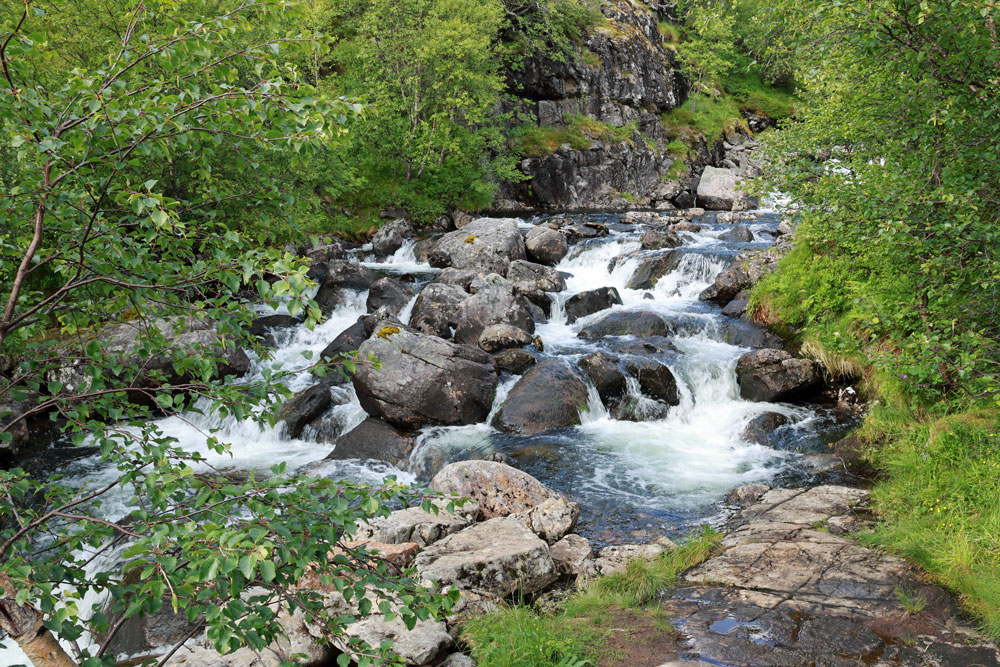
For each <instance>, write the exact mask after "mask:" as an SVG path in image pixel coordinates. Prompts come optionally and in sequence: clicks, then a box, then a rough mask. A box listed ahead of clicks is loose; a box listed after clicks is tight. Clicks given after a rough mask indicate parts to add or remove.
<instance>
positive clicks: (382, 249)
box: [372, 218, 413, 257]
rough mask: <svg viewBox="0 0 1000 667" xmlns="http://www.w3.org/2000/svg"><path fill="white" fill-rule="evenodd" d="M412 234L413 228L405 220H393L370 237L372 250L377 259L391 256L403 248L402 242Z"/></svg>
mask: <svg viewBox="0 0 1000 667" xmlns="http://www.w3.org/2000/svg"><path fill="white" fill-rule="evenodd" d="M412 233H413V228H412V227H411V226H410V223H408V222H407V221H406V220H404V219H402V218H401V219H399V220H393V221H392V222H389V223H386V224H385V225H383V226H382V229H380V230H378V232H376V234H375V236H373V237H372V250H374V251H375V254H376V255H378V256H379V257H385V256H387V255H391V254H393V253H394V252H396V251H397V250H399V249H400V248H402V247H403V241H405V240H406V237H407V236H409V235H410V234H412Z"/></svg>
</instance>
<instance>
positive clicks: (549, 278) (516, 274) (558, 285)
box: [507, 260, 566, 294]
mask: <svg viewBox="0 0 1000 667" xmlns="http://www.w3.org/2000/svg"><path fill="white" fill-rule="evenodd" d="M507 278H508V279H509V280H511V281H513V282H514V285H515V286H516V287H517V289H518V291H519V292H521V293H522V294H527V293H530V292H561V291H563V290H564V289H566V280H565V279H564V278H563V277H562V275H561V274H560V273H559V272H558V271H556V270H555V269H553V268H552V267H550V266H543V265H541V264H535V263H534V262H526V261H524V260H515V261H513V262H511V263H510V269H509V270H508V271H507Z"/></svg>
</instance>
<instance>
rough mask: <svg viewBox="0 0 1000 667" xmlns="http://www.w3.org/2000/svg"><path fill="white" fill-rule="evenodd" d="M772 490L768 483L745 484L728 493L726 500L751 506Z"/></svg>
mask: <svg viewBox="0 0 1000 667" xmlns="http://www.w3.org/2000/svg"><path fill="white" fill-rule="evenodd" d="M770 490H771V487H769V486H768V485H767V484H743V485H741V486H737V487H736V488H735V489H733V490H732V491H730V492H729V493H728V494H726V502H727V503H729V504H730V505H736V506H738V507H749V506H750V505H753V504H754V503H755V502H757V501H758V500H760V499H761V498H762V497H763V496H764V494H765V493H767V492H768V491H770Z"/></svg>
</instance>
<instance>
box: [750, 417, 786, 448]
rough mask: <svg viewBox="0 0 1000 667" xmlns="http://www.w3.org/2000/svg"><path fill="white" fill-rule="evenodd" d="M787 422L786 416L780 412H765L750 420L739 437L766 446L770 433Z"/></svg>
mask: <svg viewBox="0 0 1000 667" xmlns="http://www.w3.org/2000/svg"><path fill="white" fill-rule="evenodd" d="M788 423H789V420H788V417H786V416H785V415H783V414H781V413H780V412H765V413H764V414H762V415H757V416H756V417H754V418H753V419H751V420H750V422H749V423H748V424H747V425H746V428H744V429H743V434H742V436H741V437H742V438H743V439H744V440H746V441H747V442H756V443H757V444H759V445H765V446H766V445H767V444H768V443H769V442H770V438H771V433H772V432H773V431H774V430H776V429H778V428H780V427H782V426H784V425H785V424H788Z"/></svg>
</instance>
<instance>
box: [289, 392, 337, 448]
mask: <svg viewBox="0 0 1000 667" xmlns="http://www.w3.org/2000/svg"><path fill="white" fill-rule="evenodd" d="M332 400H333V399H332V397H331V396H330V387H329V385H327V384H324V383H320V384H314V385H313V386H311V387H309V388H308V389H306V390H304V391H300V392H299V393H297V394H296V395H295V396H293V397H292V398H290V399H289V400H287V401H285V403H284V404H283V405H282V406H281V410H279V411H278V419H279V420H281V421H284V422H285V429H286V430H287V432H288V437H290V438H297V437H299V436H300V435H302V429H304V428H305V426H306V424H308V423H309V422H311V421H312V420H314V419H316V418H317V417H319V416H320V415H321V414H323V412H325V411H326V409H327V408H328V407H330V403H331V402H332Z"/></svg>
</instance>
